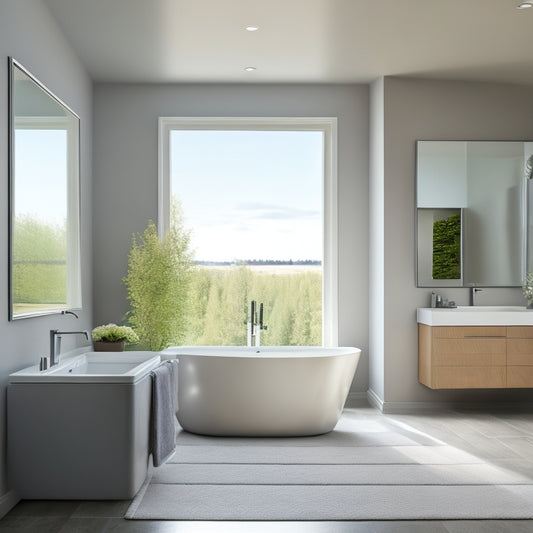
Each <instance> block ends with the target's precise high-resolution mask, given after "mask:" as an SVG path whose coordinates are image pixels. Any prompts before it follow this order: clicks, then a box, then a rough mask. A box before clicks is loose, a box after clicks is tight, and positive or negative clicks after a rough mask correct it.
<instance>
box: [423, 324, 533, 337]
mask: <svg viewBox="0 0 533 533" xmlns="http://www.w3.org/2000/svg"><path fill="white" fill-rule="evenodd" d="M432 329H433V338H434V339H467V338H479V337H502V338H503V339H505V337H507V327H506V326H436V327H433V328H432ZM532 329H533V328H532ZM532 336H533V333H532Z"/></svg>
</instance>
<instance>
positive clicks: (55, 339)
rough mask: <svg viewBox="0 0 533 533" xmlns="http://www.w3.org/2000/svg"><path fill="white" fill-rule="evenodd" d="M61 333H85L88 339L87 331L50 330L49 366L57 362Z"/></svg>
mask: <svg viewBox="0 0 533 533" xmlns="http://www.w3.org/2000/svg"><path fill="white" fill-rule="evenodd" d="M61 335H85V338H86V339H87V340H89V332H88V331H85V330H83V331H59V330H58V329H51V330H50V366H54V365H57V363H59V353H60V352H61Z"/></svg>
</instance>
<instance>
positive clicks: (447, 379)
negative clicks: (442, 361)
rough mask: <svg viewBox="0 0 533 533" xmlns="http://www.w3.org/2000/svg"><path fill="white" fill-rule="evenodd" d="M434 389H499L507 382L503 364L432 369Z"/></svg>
mask: <svg viewBox="0 0 533 533" xmlns="http://www.w3.org/2000/svg"><path fill="white" fill-rule="evenodd" d="M433 384H434V387H433V388H435V389H501V388H505V386H506V384H507V369H506V367H505V366H476V367H457V366H455V367H449V366H441V367H437V368H434V369H433Z"/></svg>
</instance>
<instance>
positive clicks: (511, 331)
mask: <svg viewBox="0 0 533 533" xmlns="http://www.w3.org/2000/svg"><path fill="white" fill-rule="evenodd" d="M507 338H508V339H533V326H508V327H507Z"/></svg>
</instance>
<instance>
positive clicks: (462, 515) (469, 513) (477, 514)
mask: <svg viewBox="0 0 533 533" xmlns="http://www.w3.org/2000/svg"><path fill="white" fill-rule="evenodd" d="M532 502H533V486H531V485H508V486H506V485H496V486H487V485H483V486H461V485H459V486H457V485H456V486H439V485H430V486H421V485H411V486H402V485H394V486H390V485H385V486H375V485H370V486H368V485H355V486H354V485H350V486H336V485H333V486H331V485H296V486H286V485H160V484H150V485H149V487H148V490H146V492H145V494H144V497H143V498H142V501H141V502H139V504H138V505H136V503H137V502H134V503H133V504H132V507H130V509H129V510H128V514H127V516H126V518H137V519H152V520H155V519H164V520H391V519H394V520H416V519H435V520H444V519H455V518H457V519H480V518H486V519H491V518H499V519H501V518H533V503H532Z"/></svg>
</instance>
